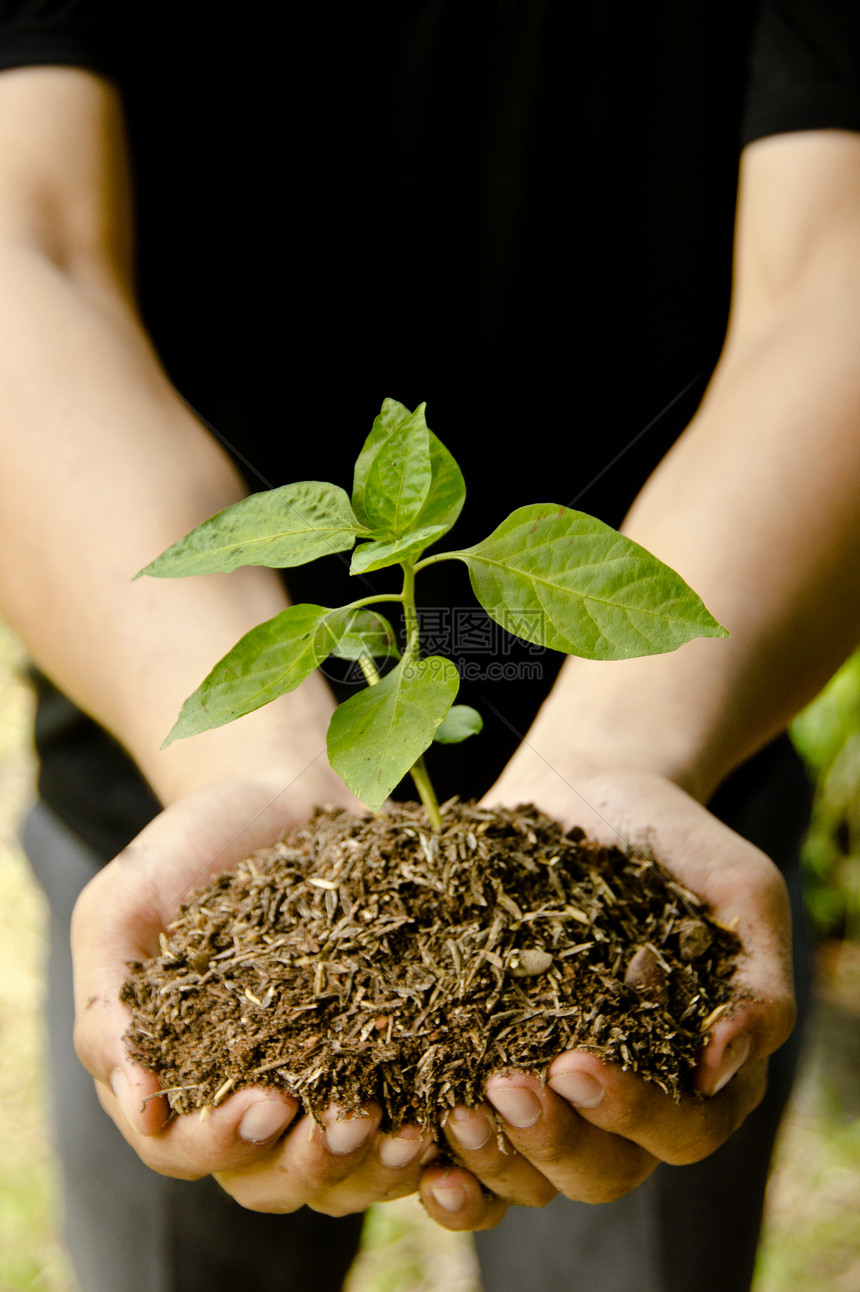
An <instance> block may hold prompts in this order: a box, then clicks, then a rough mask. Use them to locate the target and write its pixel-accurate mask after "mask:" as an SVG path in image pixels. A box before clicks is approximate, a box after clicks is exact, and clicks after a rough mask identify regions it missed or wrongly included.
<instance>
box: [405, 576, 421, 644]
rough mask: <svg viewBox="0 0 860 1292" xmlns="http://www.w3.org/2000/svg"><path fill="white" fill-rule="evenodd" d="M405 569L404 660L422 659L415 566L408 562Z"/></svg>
mask: <svg viewBox="0 0 860 1292" xmlns="http://www.w3.org/2000/svg"><path fill="white" fill-rule="evenodd" d="M402 569H403V592H402V594H401V595H402V597H403V620H404V624H405V626H406V649H405V651H404V652H403V658H404V660H418V659H420V654H419V651H420V646H421V636H420V633H419V630H418V611H417V609H416V606H415V568H414V566H412V565H408V564H406V563H404V564H403V566H402Z"/></svg>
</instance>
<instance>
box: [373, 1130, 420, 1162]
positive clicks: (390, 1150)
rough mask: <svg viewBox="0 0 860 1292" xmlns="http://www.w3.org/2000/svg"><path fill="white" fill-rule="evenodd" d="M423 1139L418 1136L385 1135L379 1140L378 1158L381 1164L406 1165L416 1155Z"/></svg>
mask: <svg viewBox="0 0 860 1292" xmlns="http://www.w3.org/2000/svg"><path fill="white" fill-rule="evenodd" d="M423 1142H424V1141H423V1140H422V1139H421V1138H420V1136H419V1137H413V1138H408V1137H406V1136H403V1135H396V1136H394V1137H393V1138H392V1137H391V1136H389V1135H386V1136H385V1137H384V1138H383V1139H381V1140H380V1141H379V1160H380V1162H381V1163H382V1165H383V1166H391V1167H398V1166H408V1164H409V1163H410V1162H414V1161H415V1158H416V1157H417V1156H418V1154H419V1152H420V1150H421V1147H422V1145H423Z"/></svg>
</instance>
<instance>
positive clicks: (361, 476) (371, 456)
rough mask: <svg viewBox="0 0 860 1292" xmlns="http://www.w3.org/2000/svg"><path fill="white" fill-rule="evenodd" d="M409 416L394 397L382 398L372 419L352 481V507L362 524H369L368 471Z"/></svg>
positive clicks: (406, 410)
mask: <svg viewBox="0 0 860 1292" xmlns="http://www.w3.org/2000/svg"><path fill="white" fill-rule="evenodd" d="M411 416H412V414H411V412H410V411H409V409H408V408H406V407H405V406H404V405H403V404H398V402H397V400H396V399H384V400H383V401H382V408H381V409H380V411H379V413H377V415H376V417H375V418H374V419H373V426H372V427H371V430H370V434H369V435H368V437H367V439H366V440H365V441H364V446H363V448H362V450H361V452H360V453H359V455H358V458H357V460H356V463H355V470H354V473H353V481H352V508H353V511H354V512H355V514H356V516H357V517H358V519H359V520H360V521H361V523H362V524H363V525H368V526H370V525H371V521H370V517H369V516H368V514H367V512H366V511H365V508H364V494H365V490H366V488H367V476H368V472H369V471H370V468H371V466H372V465H373V463H374V461H375V459H376V455H377V454H378V453H379V451H380V449H381V448H382V446H383V445H384V444H385V442H386V440H387V439H388V437H389V436H390V435H391V434H392V433H393V432H394V431H396V430H397V428H398V427H399V426H402V425H403V423H404V422H405V421H408V419H409V418H410V417H411Z"/></svg>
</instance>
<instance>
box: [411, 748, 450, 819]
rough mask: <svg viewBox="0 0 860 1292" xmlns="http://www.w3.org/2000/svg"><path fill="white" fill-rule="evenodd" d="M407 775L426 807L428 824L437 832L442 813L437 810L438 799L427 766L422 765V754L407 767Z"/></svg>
mask: <svg viewBox="0 0 860 1292" xmlns="http://www.w3.org/2000/svg"><path fill="white" fill-rule="evenodd" d="M409 775H410V776H411V777H412V780H413V781H414V783H415V788H416V790H417V791H418V797H419V798H420V799H421V802H422V803H423V804H424V806H425V808H426V809H427V815H428V816H429V818H430V824H431V825H432V827H433V829H434V830H435V831H436V833H437V834H439V833H440V832H441V830H442V813H441V812H440V810H439V800H438V799H437V797H436V791H435V790H434V788H433V782H432V781H431V780H430V777H429V776H428V774H427V768H426V767H425V766H424V755H423V754H422V755H421V757H420V758H418V759H416V761H415V762H414V763H413V764H412V766H411V767H410V769H409Z"/></svg>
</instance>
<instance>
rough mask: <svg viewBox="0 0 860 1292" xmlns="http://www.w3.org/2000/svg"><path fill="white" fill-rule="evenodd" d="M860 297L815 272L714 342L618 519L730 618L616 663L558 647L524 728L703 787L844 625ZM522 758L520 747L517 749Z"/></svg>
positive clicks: (544, 746) (857, 466) (567, 754)
mask: <svg viewBox="0 0 860 1292" xmlns="http://www.w3.org/2000/svg"><path fill="white" fill-rule="evenodd" d="M858 352H860V306H858V300H857V299H856V298H855V297H854V296H852V294H851V293H850V291H838V290H832V289H831V288H829V287H825V289H823V290H822V291H821V292H820V293H819V294H818V295H817V296H815V295H811V294H810V295H806V296H803V297H801V298H799V299H798V300H797V302H796V304H795V305H793V306H792V307H791V308H787V309H786V308H782V309H780V310H779V311H778V312H775V313H774V316H773V322H772V325H771V326H766V325H765V324H764V322H763V324H762V326H761V327H760V328H759V329H750V330H749V331H745V332H744V333H743V334H742V335H741V336H740V337H738V339H737V343H736V344H734V343H730V344H729V345H728V346H727V349H726V353H725V355H724V357H723V359H722V361H721V363H720V365H719V368H718V370H717V373H716V374H715V377H714V380H713V382H712V384H711V387H710V390H709V393H708V395H707V397H706V399H705V401H704V403H703V406H702V408H701V409H700V411H699V413H698V415H697V416H696V418H695V419H694V421H693V422H692V423H691V425H690V426H689V428H688V429H687V431H686V432H685V434H684V435H683V436H682V438H681V440H680V441H679V442H678V444H677V445H676V447H675V449H674V450H673V451H672V452H671V453H670V454H669V455H668V457H667V458H666V459H665V460H664V461H663V463H662V464H661V466H660V467H659V468H658V470H657V471H656V472H655V474H654V475H653V476H652V478H651V479H650V480H649V481H648V483H647V484H646V486H645V488H644V489H643V491H642V493H641V494H640V496H639V498H638V499H637V501H636V503H635V505H634V507H633V509H632V510H631V512H630V515H629V516H628V518H627V521H626V523H625V525H624V530H625V532H626V533H628V534H629V535H630V536H631V537H633V538H635V539H636V540H637V541H638V542H640V543H642V544H643V545H644V546H645V547H648V548H649V549H651V550H652V551H654V552H655V554H656V555H658V556H659V557H660V558H661V559H662V560H664V561H666V562H667V563H668V564H669V565H671V566H673V567H675V568H676V569H677V570H678V571H679V572H680V573H681V574H682V575H683V576H684V578H685V579H686V580H687V581H688V582H689V583H690V584H691V585H692V586H693V587H694V588H695V589H696V591H697V592H699V593H700V595H701V596H702V597H703V599H704V601H705V604H706V605H707V606H708V608H709V609H710V610H711V612H712V613H713V614H714V615H715V616H716V617H717V618H718V619H719V620H720V622H721V623H723V624H725V625H726V626H727V627H728V628H729V630H730V631H731V634H732V635H731V638H729V639H722V640H721V639H714V640H706V639H701V640H697V641H695V642H692V643H690V644H689V645H687V646H684V647H683V648H682V649H681V650H679V651H678V652H675V653H672V654H667V655H660V656H654V657H649V658H643V659H635V660H629V661H624V662H620V663H611V664H603V663H595V662H593V661H588V660H581V659H570V660H568V661H567V662H566V664H565V667H564V669H563V670H562V675H561V677H560V679H559V682H558V683H557V685H556V687H555V689H554V691H553V694H552V697H551V699H550V701H549V702H548V703H547V705H545V707H544V710H543V711H542V713H541V715H540V717H539V719H538V722H537V723H536V725H535V727H534V728H533V730H532V732H531V733H530V734H529V744H530V745H531V746H533V747H534V748H535V749H537V750H539V752H540V754H541V755H542V756H543V758H544V759H546V760H547V764H546V766H545V767H544V771H543V776H544V777H545V778H546V777H548V778H550V779H551V778H552V775H553V773H552V772H551V771H550V766H552V767H555V768H558V769H559V770H560V771H562V772H563V769H564V767H565V765H568V766H570V765H571V759H573V758H575V759H576V760H578V761H579V760H582V759H586V760H587V759H588V758H590V757H593V758H597V759H598V760H603V759H609V760H611V761H613V762H616V763H617V762H619V761H621V762H622V763H626V764H627V765H629V766H631V767H635V768H639V769H645V770H649V771H655V772H659V773H661V774H664V775H667V776H669V777H670V778H672V779H674V780H676V781H678V782H679V783H680V784H681V785H683V786H684V788H686V789H688V790H689V791H690V792H691V793H693V794H694V795H695V796H696V797H698V798H700V799H701V800H703V801H704V800H706V799H707V798H708V797H709V796H710V794H711V793H712V792H713V790H714V788H715V787H716V786H717V785H718V784H719V782H720V781H721V780H722V779H723V777H724V776H725V775H726V774H727V773H728V772H729V771H730V770H731V769H732V768H733V767H735V766H736V765H737V764H739V763H740V762H741V761H742V760H743V759H744V758H746V757H747V756H749V755H750V754H751V753H753V752H754V751H755V750H756V749H757V748H759V747H760V746H761V745H763V744H764V743H765V742H766V741H767V740H768V739H769V738H770V737H772V736H773V735H774V734H776V733H777V732H778V731H780V730H781V729H782V728H783V727H784V726H785V725H786V723H787V722H788V721H789V720H790V718H791V717H792V716H793V714H795V713H796V712H797V711H798V710H799V709H800V708H801V707H802V706H803V705H804V704H805V703H806V702H807V701H808V700H810V699H811V698H812V696H814V695H815V693H816V692H817V690H818V689H819V688H820V687H821V686H822V685H823V683H824V682H825V681H826V680H827V678H828V677H829V676H830V674H831V673H832V672H833V671H834V670H835V669H836V668H837V667H838V665H839V664H840V662H841V661H842V660H843V659H844V658H845V657H846V656H847V655H848V654H849V653H850V651H851V649H852V648H853V646H854V645H855V643H856V642H857V639H858V636H860V610H858V607H860V596H858V593H860V433H858V431H860V369H858V367H857V363H856V355H857V353H858ZM523 757H524V758H526V759H527V758H528V755H527V754H526V752H525V751H523Z"/></svg>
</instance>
